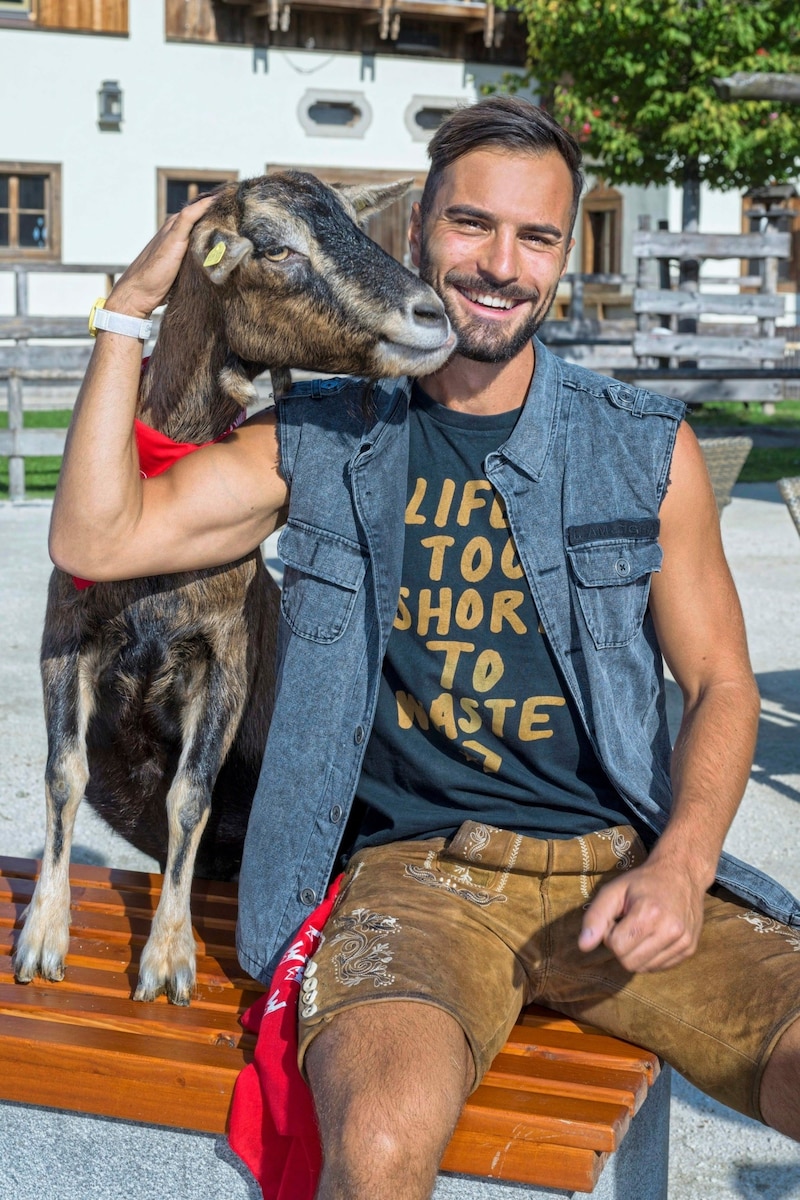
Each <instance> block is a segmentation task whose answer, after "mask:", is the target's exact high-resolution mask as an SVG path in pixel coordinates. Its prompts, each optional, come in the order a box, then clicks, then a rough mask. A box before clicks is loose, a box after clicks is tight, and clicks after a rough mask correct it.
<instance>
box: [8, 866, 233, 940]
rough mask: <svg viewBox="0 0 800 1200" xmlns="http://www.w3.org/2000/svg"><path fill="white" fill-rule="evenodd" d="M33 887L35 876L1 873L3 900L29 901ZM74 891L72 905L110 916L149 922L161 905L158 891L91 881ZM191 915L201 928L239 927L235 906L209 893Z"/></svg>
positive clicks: (77, 886) (76, 885)
mask: <svg viewBox="0 0 800 1200" xmlns="http://www.w3.org/2000/svg"><path fill="white" fill-rule="evenodd" d="M34 887H35V882H34V880H33V879H4V878H2V877H0V904H2V903H3V901H4V900H5V899H6V898H8V899H9V900H11V901H12V902H15V903H18V904H23V905H25V904H28V903H29V902H30V899H31V896H32V895H33V889H34ZM71 895H72V907H73V909H80V910H81V911H82V912H95V913H104V914H106V915H111V916H116V915H117V914H118V913H119V912H120V910H122V911H124V912H125V913H126V914H127V915H128V916H136V917H142V918H144V919H145V920H146V921H147V922H148V923H149V922H150V921H151V920H152V918H153V916H154V915H155V911H156V907H157V905H158V894H157V893H150V892H136V891H128V890H122V889H118V888H99V887H94V886H92V885H90V884H88V883H84V884H72V885H71ZM192 918H193V920H194V923H195V925H196V926H197V927H199V928H200V929H203V928H206V929H209V930H211V929H213V930H224V931H225V933H226V935H227V934H230V933H231V932H232V931H233V930H235V928H236V908H235V906H233V905H231V904H229V903H228V902H227V901H226V900H224V899H222V900H216V899H215V898H214V897H210V898H209V897H206V898H205V902H199V903H197V904H195V906H194V911H193V913H192Z"/></svg>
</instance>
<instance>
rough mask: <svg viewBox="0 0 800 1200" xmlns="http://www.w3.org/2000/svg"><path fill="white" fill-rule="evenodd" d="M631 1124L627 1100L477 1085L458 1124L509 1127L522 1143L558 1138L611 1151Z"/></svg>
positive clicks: (480, 1129) (499, 1130) (475, 1128)
mask: <svg viewBox="0 0 800 1200" xmlns="http://www.w3.org/2000/svg"><path fill="white" fill-rule="evenodd" d="M630 1123H631V1113H630V1109H629V1108H628V1106H627V1105H626V1104H609V1103H607V1102H605V1101H600V1100H585V1099H579V1098H578V1097H575V1096H558V1095H542V1094H541V1093H539V1092H530V1091H522V1090H521V1089H519V1088H514V1087H504V1088H499V1087H487V1086H486V1085H484V1084H481V1086H480V1087H479V1088H477V1089H476V1090H475V1091H474V1092H473V1094H472V1097H471V1099H470V1104H469V1108H468V1109H467V1110H466V1112H465V1113H464V1116H463V1118H462V1121H461V1122H460V1123H459V1124H460V1125H461V1128H462V1129H464V1130H467V1129H468V1130H470V1131H472V1132H473V1133H484V1132H485V1133H496V1134H499V1135H502V1134H503V1133H504V1132H506V1133H507V1132H508V1130H509V1129H513V1131H514V1137H515V1138H520V1139H522V1140H523V1141H526V1142H558V1144H559V1145H560V1146H581V1147H583V1148H584V1149H587V1150H602V1151H612V1150H616V1149H617V1146H618V1145H619V1144H620V1142H621V1141H622V1139H623V1137H624V1136H625V1134H626V1133H627V1132H628V1127H629V1125H630Z"/></svg>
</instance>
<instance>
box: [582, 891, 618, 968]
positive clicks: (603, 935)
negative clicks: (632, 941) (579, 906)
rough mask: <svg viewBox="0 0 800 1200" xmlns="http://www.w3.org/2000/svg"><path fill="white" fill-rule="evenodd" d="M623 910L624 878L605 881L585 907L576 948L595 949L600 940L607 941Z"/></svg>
mask: <svg viewBox="0 0 800 1200" xmlns="http://www.w3.org/2000/svg"><path fill="white" fill-rule="evenodd" d="M620 885H621V886H620ZM624 911H625V880H624V879H621V880H619V882H617V881H616V880H614V881H613V882H612V883H607V884H606V885H605V887H602V888H601V889H600V891H599V892H598V893H597V895H596V896H595V898H594V900H592V902H591V904H590V905H589V907H588V908H587V909H586V913H585V915H584V918H583V925H582V926H581V932H580V934H579V936H578V949H579V950H583V951H588V950H596V949H597V947H598V946H599V945H600V943H601V942H604V941H607V939H608V936H609V934H610V933H611V930H612V929H614V928H615V926H616V923H617V921H618V920H619V918H620V917H621V916H622V914H623V913H624Z"/></svg>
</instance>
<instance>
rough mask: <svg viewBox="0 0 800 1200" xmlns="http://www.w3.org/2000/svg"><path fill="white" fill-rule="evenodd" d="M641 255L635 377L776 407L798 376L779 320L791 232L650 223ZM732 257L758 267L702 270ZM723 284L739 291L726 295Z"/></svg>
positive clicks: (690, 394) (637, 241) (637, 251)
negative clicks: (725, 272) (695, 229)
mask: <svg viewBox="0 0 800 1200" xmlns="http://www.w3.org/2000/svg"><path fill="white" fill-rule="evenodd" d="M633 253H634V257H635V259H636V262H637V286H636V289H635V291H634V293H633V310H634V313H635V314H636V332H635V334H634V337H633V353H634V356H635V358H636V368H635V370H634V371H632V372H630V376H631V377H632V378H633V379H634V380H635V381H636V382H637V383H641V384H642V385H648V384H649V385H652V384H653V381H657V383H658V385H659V386H660V389H661V390H665V391H669V393H670V395H673V396H681V397H682V398H683V399H685V400H688V401H689V402H690V403H691V402H693V403H698V402H702V401H708V400H711V399H714V400H748V401H751V400H752V401H763V402H765V403H766V404H767V405H772V404H773V403H774V402H775V401H776V400H781V399H783V398H784V396H785V394H786V387H785V384H786V380H787V379H791V378H794V377H795V376H796V368H795V367H794V366H793V365H792V366H790V365H788V364H787V362H786V338H785V337H783V336H781V333H780V331H779V330H778V328H777V327H776V322H777V319H778V318H779V317H781V316H783V313H784V297H783V296H782V295H780V294H779V293H778V262H779V260H780V259H786V258H789V256H790V253H791V243H790V235H789V234H788V233H779V232H777V231H776V230H771V229H768V230H766V231H764V232H762V233H738V234H737V233H731V234H721V233H715V234H711V233H670V232H668V231H667V230H663V229H658V230H650V229H649V228H647V227H644V228H641V229H640V230H639V231H638V232H637V233H636V234H635V235H634V242H633ZM723 259H734V260H736V261H737V262H741V263H743V264H747V270H748V271H749V272H750V273H747V274H745V273H739V274H736V275H732V276H728V277H722V276H720V275H708V276H706V277H703V275H702V266H703V264H704V263H705V262H707V261H709V260H717V261H719V260H723ZM676 267H677V269H676ZM687 268H689V269H687ZM754 268H755V269H754ZM720 287H728V288H732V289H733V288H735V291H731V292H730V293H729V294H724V293H721V292H720V291H719V288H720Z"/></svg>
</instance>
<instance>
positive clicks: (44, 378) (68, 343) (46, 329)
mask: <svg viewBox="0 0 800 1200" xmlns="http://www.w3.org/2000/svg"><path fill="white" fill-rule="evenodd" d="M124 269H125V268H124V267H123V266H109V265H106V264H99V265H85V264H68V265H65V264H62V263H30V262H20V263H14V262H9V263H0V271H11V272H13V274H14V313H13V315H11V316H0V380H5V381H6V388H7V395H8V429H7V430H6V429H0V456H3V457H7V458H8V470H9V495H10V497H11V499H12V500H22V499H24V496H25V459H26V458H28V457H31V456H35V455H61V454H62V453H63V450H64V440H65V437H66V430H64V429H26V428H25V427H24V391H23V389H24V386H25V384H26V383H38V384H45V385H51V384H52V385H67V384H72V385H77V384H79V383H80V381H81V380H82V379H83V376H84V373H85V371H86V366H87V364H88V362H89V357H90V355H91V353H92V346H93V345H94V341H93V339H92V338H91V336H90V335H89V326H88V313H89V307H90V305H91V302H92V300H93V299H94V297H95V295H96V294H97V293H96V292H93V293H92V295H91V297H90V298H88V299H87V304H86V316H85V317H43V316H32V315H31V314H30V311H29V308H30V304H29V290H30V289H29V284H30V276H31V275H34V274H41V273H46V274H50V275H94V276H96V277H97V276H100V277H101V278H102V280H103V283H104V287H105V291H106V293H108V292H109V291H110V290H111V286H112V284H113V282H114V279H115V277H116V276H117V275H119V274H121V273H122V271H124Z"/></svg>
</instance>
